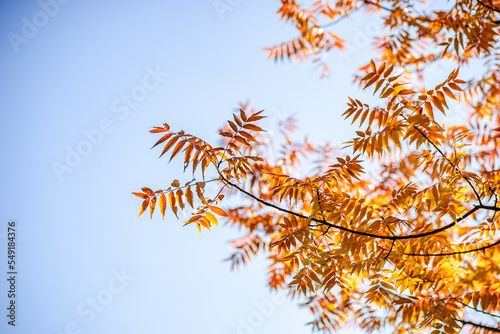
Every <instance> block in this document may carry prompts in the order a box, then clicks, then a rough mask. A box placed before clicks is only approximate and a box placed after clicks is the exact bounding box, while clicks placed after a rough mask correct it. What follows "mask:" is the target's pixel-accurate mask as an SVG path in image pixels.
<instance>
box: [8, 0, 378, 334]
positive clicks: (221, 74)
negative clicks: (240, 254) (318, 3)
mask: <svg viewBox="0 0 500 334" xmlns="http://www.w3.org/2000/svg"><path fill="white" fill-rule="evenodd" d="M61 2H63V1H62V0H61ZM214 3H216V2H214V1H212V0H196V1H166V0H162V1H154V0H141V1H132V0H127V1H117V0H115V1H96V0H91V1H90V0H88V1H79V0H72V1H67V3H64V4H62V3H60V2H55V0H42V1H40V2H37V1H21V2H20V1H13V0H4V1H2V2H1V3H0V11H1V17H0V32H1V34H2V38H1V39H0V57H1V62H0V68H1V69H0V70H1V73H2V75H1V76H0V82H1V84H0V87H1V96H2V98H1V99H0V110H1V111H0V124H1V127H2V131H0V148H1V151H2V153H3V154H2V156H3V159H2V167H1V174H0V181H1V188H2V191H1V194H0V196H1V203H2V205H1V210H0V238H1V239H0V241H1V243H0V249H1V252H0V263H1V264H2V265H1V268H2V273H1V274H2V277H4V278H3V279H2V280H1V282H2V284H1V291H0V301H1V308H2V310H3V311H2V312H1V313H2V318H1V319H2V321H1V323H0V332H1V333H38V334H56V333H58V334H59V333H95V334H100V333H124V334H128V333H151V334H155V333H207V334H212V333H218V334H233V333H245V334H250V333H294V334H300V333H310V328H309V327H307V326H306V325H305V324H306V323H307V322H309V321H311V320H312V316H311V315H310V313H309V311H307V310H306V309H300V308H299V307H298V306H297V305H296V304H295V303H293V302H290V301H289V300H285V299H284V298H281V299H279V298H278V297H282V296H276V294H273V293H270V292H269V290H268V288H267V287H266V279H267V277H266V271H265V268H266V265H267V264H268V263H267V261H266V260H265V258H262V257H259V258H257V260H256V261H254V262H252V263H251V264H250V265H248V266H247V267H246V268H242V269H241V270H237V271H234V272H231V270H230V266H229V264H228V263H227V262H223V261H222V260H223V259H224V258H226V257H227V256H228V255H229V254H230V251H231V247H230V245H229V243H228V241H229V240H231V239H234V238H235V237H237V236H238V235H241V232H240V231H238V230H236V229H234V228H231V227H228V226H220V227H218V228H214V229H213V230H212V231H211V232H208V231H205V230H204V231H203V233H202V234H201V235H199V234H198V232H197V230H196V227H195V226H188V227H184V228H183V227H182V220H176V219H175V217H174V216H173V215H171V214H167V216H166V219H165V220H161V216H160V215H159V214H155V215H154V216H153V219H149V217H148V216H146V215H143V216H141V217H140V218H137V213H138V210H139V206H140V200H139V199H138V198H136V197H134V196H132V195H131V192H134V191H139V190H140V188H141V187H143V186H148V187H151V188H154V189H161V188H165V187H167V186H168V185H169V184H170V182H171V181H172V180H173V179H174V178H180V179H181V181H182V180H185V181H184V182H186V181H188V180H189V179H190V178H189V177H190V175H187V174H186V175H181V173H180V171H181V168H180V167H181V165H180V163H176V162H173V163H172V164H170V165H168V164H167V159H158V155H159V151H158V150H150V147H151V146H152V145H153V144H154V142H155V141H156V140H157V136H154V135H152V134H149V132H148V131H149V130H150V128H151V127H152V126H160V125H161V124H162V123H164V122H168V123H169V124H170V126H171V127H172V129H174V130H176V131H177V130H180V129H183V130H185V131H187V132H189V133H192V134H195V135H197V136H199V137H201V138H204V139H205V140H207V141H209V142H214V140H216V138H217V129H218V128H219V126H221V125H222V124H223V123H224V121H225V120H226V119H228V118H229V117H230V116H231V113H232V111H233V108H235V107H236V106H237V105H238V103H239V102H242V101H246V100H247V99H250V101H251V105H252V106H253V107H255V108H257V109H259V110H260V109H265V110H266V115H267V116H268V117H269V118H268V120H267V121H266V122H267V123H264V125H267V129H268V130H270V131H272V130H273V127H274V129H275V128H276V126H277V124H278V120H279V119H281V118H283V117H286V116H288V115H292V114H293V115H295V116H296V118H297V119H298V121H299V126H300V128H301V130H300V132H299V135H303V134H309V137H310V139H311V140H313V141H315V142H323V141H325V140H330V141H331V142H332V143H334V144H336V145H341V144H342V142H345V141H347V140H349V139H350V138H351V137H352V135H353V133H354V130H353V129H352V128H350V127H349V126H348V125H347V124H346V123H343V122H342V117H341V114H342V113H343V112H344V110H345V108H346V107H345V106H346V102H347V96H348V95H350V96H353V97H357V98H360V97H362V96H364V95H363V94H361V92H360V91H359V89H358V88H357V87H354V86H352V84H351V83H352V76H351V75H352V73H353V72H354V70H355V69H356V68H357V67H358V66H359V65H361V64H362V63H363V62H366V61H367V59H369V58H370V51H369V50H370V47H369V45H368V38H369V37H370V34H374V33H376V32H378V31H380V30H377V29H381V28H380V23H378V21H377V20H376V19H373V18H368V17H367V16H366V15H364V14H363V13H361V12H359V13H357V14H355V15H353V17H352V18H351V19H348V20H345V21H344V22H342V23H341V24H339V25H337V26H335V29H333V28H332V29H331V30H332V31H334V32H336V33H338V34H339V35H341V36H343V37H346V38H348V40H350V42H349V43H350V44H349V45H348V51H349V52H348V54H347V55H340V54H337V53H333V54H331V55H330V56H329V57H330V58H329V63H330V65H331V69H332V74H331V77H330V79H327V80H320V79H319V75H320V73H319V72H318V71H313V66H312V65H310V64H306V65H300V64H293V62H289V63H288V64H286V63H285V64H275V63H274V62H273V61H269V60H266V56H267V54H266V52H264V51H263V48H264V47H266V46H271V45H273V44H275V43H279V42H282V41H285V40H287V39H290V38H292V37H293V36H294V29H293V28H292V27H290V26H288V25H286V24H285V23H282V22H280V21H279V18H278V16H277V15H276V10H277V9H278V8H279V1H277V0H273V1H264V0H252V1H249V0H241V1H237V0H231V1H230V0H221V1H218V3H219V4H220V3H222V4H225V5H226V6H228V7H226V8H229V7H230V8H231V10H227V11H225V12H218V11H217V10H216V8H215V7H214ZM43 8H45V9H43ZM44 11H45V14H44ZM47 13H48V14H50V15H48V14H47ZM34 23H37V25H38V26H36V25H33V24H34ZM31 25H33V26H31ZM30 26H31V30H30ZM33 28H34V29H33ZM13 36H14V37H13ZM16 36H17V37H16ZM16 38H17V39H16ZM13 40H17V41H21V40H22V42H19V43H20V44H19V43H16V42H15V41H14V42H13ZM153 72H154V73H157V74H156V79H154V77H153V76H151V73H153ZM167 73H168V74H167ZM145 85H146V86H148V87H149V89H150V90H145V89H144V87H145ZM153 86H154V87H153ZM133 92H136V93H137V94H139V93H140V92H146V94H145V95H144V96H140V99H139V100H140V101H139V100H137V101H136V102H137V103H136V104H134V105H133V106H130V107H126V105H125V104H124V102H123V101H122V99H123V98H124V96H127V95H130V94H132V93H133ZM96 129H99V130H96ZM97 131H98V132H97ZM102 131H106V133H104V132H102ZM97 133H101V134H102V135H98V134H97ZM86 134H87V135H89V134H90V136H93V137H92V138H93V139H94V143H93V144H91V145H90V146H88V144H86V143H89V140H88V139H87V138H86ZM78 149H80V150H81V151H82V152H85V154H86V156H83V157H81V159H80V160H78V159H76V160H75V158H74V157H73V158H71V157H70V158H68V157H69V156H71V155H72V153H70V152H74V151H76V150H78ZM73 154H74V153H73ZM67 159H70V161H72V166H71V167H67V169H65V170H64V172H59V173H57V172H56V171H55V169H54V166H59V167H61V166H62V165H67V162H66V160H67ZM71 159H73V160H71ZM11 220H14V221H15V222H16V231H17V261H18V262H17V271H18V276H17V298H16V305H17V318H16V327H15V328H12V327H11V326H8V325H7V320H6V316H5V314H6V310H5V308H6V307H7V303H8V298H7V293H6V290H7V284H6V279H5V277H6V276H7V275H6V272H7V268H6V262H7V246H6V239H5V237H6V233H7V223H8V222H9V221H11ZM273 298H274V299H273ZM276 298H278V299H276ZM94 301H96V302H95V303H97V304H95V305H94V304H93V303H94ZM92 305H94V306H92ZM258 305H261V306H260V307H262V305H267V306H265V307H264V308H265V310H266V311H265V312H264V311H262V310H261V309H260V308H259V306H258ZM92 307H94V308H95V309H96V310H95V311H94V309H93V308H92ZM266 307H267V308H266ZM97 310H98V311H97ZM259 314H260V316H259ZM251 323H254V324H256V323H258V325H255V326H252V325H251ZM245 324H246V325H245ZM245 327H247V328H245ZM342 333H349V331H343V332H342Z"/></svg>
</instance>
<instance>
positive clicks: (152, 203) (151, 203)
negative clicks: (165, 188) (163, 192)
mask: <svg viewBox="0 0 500 334" xmlns="http://www.w3.org/2000/svg"><path fill="white" fill-rule="evenodd" d="M155 207H156V196H155V197H152V198H151V200H150V201H149V218H153V212H154V211H155Z"/></svg>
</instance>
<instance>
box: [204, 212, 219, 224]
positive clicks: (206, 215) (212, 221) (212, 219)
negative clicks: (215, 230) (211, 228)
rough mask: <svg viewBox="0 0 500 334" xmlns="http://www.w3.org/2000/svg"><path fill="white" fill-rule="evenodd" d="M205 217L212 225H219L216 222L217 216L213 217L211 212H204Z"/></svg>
mask: <svg viewBox="0 0 500 334" xmlns="http://www.w3.org/2000/svg"><path fill="white" fill-rule="evenodd" d="M205 217H206V218H207V219H208V220H209V221H210V222H211V223H212V224H214V225H216V226H217V225H219V223H218V222H217V218H215V216H214V215H213V214H211V213H210V212H208V211H207V212H205Z"/></svg>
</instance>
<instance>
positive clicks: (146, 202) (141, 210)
mask: <svg viewBox="0 0 500 334" xmlns="http://www.w3.org/2000/svg"><path fill="white" fill-rule="evenodd" d="M148 205H149V198H147V199H145V200H144V202H142V205H141V209H140V210H139V215H138V216H137V217H139V216H140V215H142V213H143V212H144V210H146V208H147V207H148Z"/></svg>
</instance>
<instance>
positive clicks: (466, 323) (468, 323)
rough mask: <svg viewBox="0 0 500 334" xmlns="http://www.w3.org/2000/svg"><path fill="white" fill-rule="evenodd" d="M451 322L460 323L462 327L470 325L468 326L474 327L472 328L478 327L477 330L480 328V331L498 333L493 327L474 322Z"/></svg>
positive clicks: (499, 330) (499, 331)
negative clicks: (485, 330)
mask: <svg viewBox="0 0 500 334" xmlns="http://www.w3.org/2000/svg"><path fill="white" fill-rule="evenodd" d="M453 320H455V321H458V322H461V323H462V324H464V325H470V326H474V327H478V328H482V329H487V330H489V331H492V332H495V333H500V329H498V328H495V327H489V326H485V325H481V324H477V323H475V322H470V321H465V320H460V319H453Z"/></svg>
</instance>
